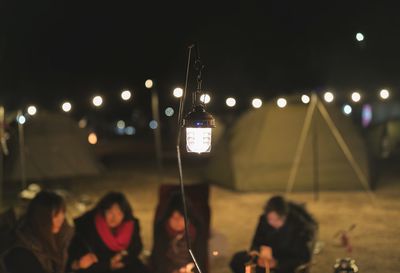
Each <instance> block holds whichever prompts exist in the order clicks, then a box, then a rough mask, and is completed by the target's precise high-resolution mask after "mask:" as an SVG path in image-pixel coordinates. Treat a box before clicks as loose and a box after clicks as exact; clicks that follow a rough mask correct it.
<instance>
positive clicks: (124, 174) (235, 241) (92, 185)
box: [48, 163, 400, 273]
mask: <svg viewBox="0 0 400 273" xmlns="http://www.w3.org/2000/svg"><path fill="white" fill-rule="evenodd" d="M184 172H185V173H184V176H185V182H186V183H187V184H190V183H195V182H198V181H199V176H200V173H201V169H194V168H191V167H185V166H184ZM177 177H178V176H177V169H176V167H175V165H171V166H168V167H166V168H165V169H164V175H163V180H162V182H163V183H177V181H178V180H177ZM388 180H391V181H390V183H385V184H382V186H381V187H379V189H378V190H377V191H376V192H375V202H374V203H373V202H371V200H370V199H369V198H368V196H367V195H366V194H365V192H321V193H320V199H319V201H314V200H313V195H312V193H294V194H292V195H290V196H289V198H290V199H291V200H294V201H297V202H304V203H306V205H307V208H308V209H309V210H310V212H311V213H312V214H313V215H314V216H315V218H316V219H317V220H318V221H319V224H320V231H319V246H320V247H321V252H320V253H319V254H317V255H315V256H314V265H313V268H312V272H333V264H334V263H335V260H336V258H340V257H347V256H349V257H352V258H354V259H355V260H356V263H357V265H358V266H359V268H360V272H362V273H376V272H380V273H394V272H400V247H399V245H400V198H399V197H400V181H398V179H397V178H388ZM160 183H161V182H160V180H159V176H158V175H157V172H156V171H155V168H154V167H153V166H151V165H150V166H149V165H148V164H147V165H146V164H138V163H132V164H126V163H125V164H123V165H115V164H114V165H113V166H111V167H109V168H108V169H107V171H106V172H105V173H104V175H102V176H101V177H97V178H81V179H75V180H73V181H64V182H59V183H58V184H51V187H53V188H62V189H64V190H65V194H66V196H67V198H68V200H70V201H74V202H71V204H74V205H72V206H70V207H69V211H70V216H77V215H78V214H80V213H81V211H82V210H83V209H85V207H83V206H82V203H80V204H81V205H77V203H76V201H78V200H88V202H89V203H90V202H95V201H96V200H97V199H98V198H99V197H100V196H101V195H102V194H104V193H105V192H107V191H109V190H118V191H122V192H124V193H126V194H127V196H128V198H129V200H130V201H131V203H132V205H133V208H134V211H135V215H136V217H138V218H139V219H140V222H141V227H142V238H143V241H144V245H145V250H146V251H149V250H150V249H151V245H152V238H151V235H152V221H153V217H154V212H155V207H156V205H157V196H158V186H159V184H160ZM48 186H49V185H48ZM273 194H274V193H238V192H234V191H231V190H227V189H224V188H220V187H217V186H211V197H210V207H211V213H212V223H211V230H212V237H211V239H210V242H209V244H210V253H213V252H215V251H217V252H218V255H216V256H213V255H211V257H210V265H211V272H213V273H228V272H230V269H229V266H228V264H229V260H230V258H231V257H232V255H233V253H234V252H236V251H239V250H245V249H247V248H248V247H249V244H250V240H251V237H252V235H253V233H254V230H255V227H256V224H257V220H258V216H259V215H260V213H261V212H262V207H263V205H264V203H265V201H266V200H267V199H268V198H269V197H270V196H272V195H273ZM89 206H90V205H89ZM87 208H88V207H86V209H87ZM352 224H355V225H356V227H355V229H354V230H353V231H352V232H351V233H350V236H351V241H352V244H353V247H354V250H353V252H352V253H351V254H348V253H346V252H345V251H344V249H343V248H341V247H338V246H337V243H338V240H336V239H334V235H335V234H336V233H337V232H338V231H340V230H345V229H347V228H349V226H351V225H352Z"/></svg>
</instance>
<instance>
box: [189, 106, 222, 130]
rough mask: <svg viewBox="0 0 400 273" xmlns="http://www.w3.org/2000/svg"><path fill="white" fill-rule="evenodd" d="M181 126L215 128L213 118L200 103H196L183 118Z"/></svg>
mask: <svg viewBox="0 0 400 273" xmlns="http://www.w3.org/2000/svg"><path fill="white" fill-rule="evenodd" d="M182 127H186V128H187V127H194V128H215V119H214V118H213V116H212V115H211V114H210V113H208V112H207V111H206V110H205V109H204V107H203V106H202V105H196V106H195V107H194V108H193V110H192V111H191V112H189V113H188V114H187V115H186V117H185V118H184V119H183V124H182Z"/></svg>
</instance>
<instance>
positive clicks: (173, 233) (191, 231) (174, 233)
mask: <svg viewBox="0 0 400 273" xmlns="http://www.w3.org/2000/svg"><path fill="white" fill-rule="evenodd" d="M165 229H166V230H167V233H168V236H169V237H170V238H175V237H176V236H178V235H179V234H183V233H185V230H181V231H176V230H173V229H172V228H171V227H170V225H169V223H168V221H166V222H165ZM189 237H190V239H192V240H194V239H195V238H196V228H195V227H194V226H193V225H192V224H191V223H189Z"/></svg>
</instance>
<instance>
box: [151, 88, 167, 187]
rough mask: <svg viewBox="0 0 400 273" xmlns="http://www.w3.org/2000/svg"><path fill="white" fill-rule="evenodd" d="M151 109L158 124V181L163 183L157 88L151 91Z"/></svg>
mask: <svg viewBox="0 0 400 273" xmlns="http://www.w3.org/2000/svg"><path fill="white" fill-rule="evenodd" d="M151 108H152V113H153V119H154V120H155V121H156V122H157V128H156V129H154V141H155V146H156V158H157V167H158V179H159V182H160V183H162V178H163V171H164V168H163V162H162V158H163V154H162V142H161V123H160V111H159V100H158V92H157V90H156V89H155V88H152V89H151Z"/></svg>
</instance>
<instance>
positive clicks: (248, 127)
mask: <svg viewBox="0 0 400 273" xmlns="http://www.w3.org/2000/svg"><path fill="white" fill-rule="evenodd" d="M292 100H294V99H293V98H291V99H289V103H288V105H287V106H286V107H285V108H279V107H278V106H276V104H275V101H271V102H269V103H267V104H266V105H265V106H263V107H262V108H260V109H253V110H250V111H249V112H247V113H245V114H244V115H243V116H241V117H240V118H239V119H238V121H237V122H236V123H235V124H234V125H233V126H232V127H231V128H230V129H229V130H228V131H227V132H226V133H225V136H224V138H223V139H224V140H223V141H219V143H217V144H216V145H215V147H214V151H213V153H212V156H211V159H210V162H209V166H208V167H207V169H206V172H205V175H206V179H207V180H209V181H210V182H212V183H216V184H219V185H222V186H225V187H228V188H231V189H234V190H239V191H260V190H261V191H285V190H288V189H289V191H291V190H292V189H293V190H296V191H308V190H312V189H313V180H314V173H315V161H314V155H315V154H316V153H315V151H317V155H318V156H317V158H318V159H317V161H318V162H317V168H318V173H319V175H318V177H319V179H318V180H319V188H320V189H321V190H358V189H362V188H363V189H366V190H369V168H368V154H367V150H366V146H365V143H364V140H363V139H362V138H361V136H360V133H359V132H358V131H357V128H356V126H355V125H354V124H353V123H352V121H351V120H350V119H349V118H348V117H345V116H344V115H343V114H342V113H341V112H340V111H339V110H338V109H336V108H335V106H329V107H326V106H325V105H323V104H322V102H320V101H319V100H318V99H317V97H316V96H315V97H314V96H313V100H312V102H311V103H310V104H308V105H306V104H302V103H299V102H297V103H294V102H293V103H292V102H291V101H292ZM314 102H315V104H314ZM311 107H314V109H312V112H311V111H310V109H311ZM324 109H325V110H324ZM310 113H311V114H310ZM307 121H308V123H307ZM307 126H308V129H306V130H304V129H305V127H307ZM335 130H336V131H335ZM315 136H317V137H316V138H314V137H315ZM313 147H314V148H313ZM315 147H316V149H315Z"/></svg>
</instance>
